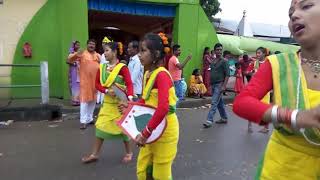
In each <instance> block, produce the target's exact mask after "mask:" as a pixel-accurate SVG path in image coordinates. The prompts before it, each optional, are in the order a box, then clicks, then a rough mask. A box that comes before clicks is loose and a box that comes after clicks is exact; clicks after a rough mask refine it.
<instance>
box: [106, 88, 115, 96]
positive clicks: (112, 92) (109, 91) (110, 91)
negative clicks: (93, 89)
mask: <svg viewBox="0 0 320 180" xmlns="http://www.w3.org/2000/svg"><path fill="white" fill-rule="evenodd" d="M107 94H108V95H109V96H112V97H116V93H115V92H114V91H113V90H112V89H108V92H107Z"/></svg>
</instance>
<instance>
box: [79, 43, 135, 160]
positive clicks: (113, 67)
mask: <svg viewBox="0 0 320 180" xmlns="http://www.w3.org/2000/svg"><path fill="white" fill-rule="evenodd" d="M122 53H123V45H122V43H120V42H108V43H107V44H106V46H105V52H104V55H105V56H106V59H107V60H108V61H109V64H101V65H100V69H99V70H98V72H97V75H96V85H95V86H96V88H97V90H99V91H100V92H101V93H105V96H104V101H103V105H102V107H101V109H100V112H99V115H98V120H97V122H96V124H95V126H96V139H95V143H94V146H93V150H92V153H91V154H90V155H88V156H85V157H83V158H82V161H83V163H90V162H94V161H97V160H98V155H99V153H100V150H101V146H102V144H103V141H104V140H105V139H115V138H116V139H121V140H123V143H124V146H125V151H126V154H125V156H124V158H123V162H125V163H127V162H129V161H131V160H132V155H133V153H132V149H131V147H130V143H129V138H128V137H127V136H126V135H124V134H123V133H122V130H121V129H120V128H119V127H118V126H117V121H118V120H119V119H120V118H121V112H120V111H119V108H118V105H119V104H120V102H121V99H119V98H118V97H117V96H116V95H115V92H114V91H113V89H112V86H113V85H117V86H118V87H120V88H121V89H123V90H126V92H125V93H126V95H127V97H128V99H129V100H130V101H132V98H133V84H132V81H131V76H130V72H129V69H128V67H127V66H126V65H125V64H123V63H119V58H118V57H119V56H120V55H122Z"/></svg>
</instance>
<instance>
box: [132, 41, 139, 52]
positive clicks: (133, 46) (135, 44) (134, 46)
mask: <svg viewBox="0 0 320 180" xmlns="http://www.w3.org/2000/svg"><path fill="white" fill-rule="evenodd" d="M130 43H131V44H132V48H134V49H138V50H139V42H138V41H131V42H130Z"/></svg>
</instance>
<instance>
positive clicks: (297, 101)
mask: <svg viewBox="0 0 320 180" xmlns="http://www.w3.org/2000/svg"><path fill="white" fill-rule="evenodd" d="M299 59H300V60H301V63H298V66H299V67H298V68H299V71H298V73H299V75H298V82H297V94H296V109H299V104H300V93H301V91H300V87H301V78H302V77H301V74H302V67H301V65H302V64H303V63H302V61H303V60H302V58H301V56H300V57H299ZM299 131H300V133H301V134H302V136H303V137H304V139H305V140H306V141H307V142H308V143H310V144H313V145H315V146H320V143H318V142H313V141H312V140H310V138H309V137H308V136H307V135H306V133H305V131H306V130H305V128H301V129H300V130H299Z"/></svg>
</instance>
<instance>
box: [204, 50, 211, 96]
mask: <svg viewBox="0 0 320 180" xmlns="http://www.w3.org/2000/svg"><path fill="white" fill-rule="evenodd" d="M211 63H212V57H211V56H210V55H209V54H206V55H204V56H203V83H204V85H205V86H206V88H207V92H206V94H205V95H206V96H212V92H211V91H212V90H211V83H210V70H209V68H210V64H211Z"/></svg>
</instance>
